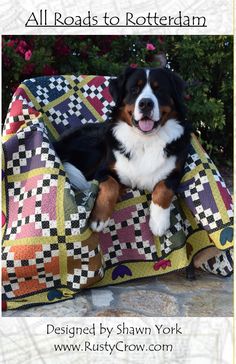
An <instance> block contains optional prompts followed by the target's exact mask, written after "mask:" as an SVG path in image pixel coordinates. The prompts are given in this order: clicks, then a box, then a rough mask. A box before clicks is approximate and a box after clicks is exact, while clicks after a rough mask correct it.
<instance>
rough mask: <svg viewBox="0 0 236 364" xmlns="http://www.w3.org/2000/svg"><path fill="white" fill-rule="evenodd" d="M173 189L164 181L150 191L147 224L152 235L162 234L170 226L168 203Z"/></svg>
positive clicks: (171, 197)
mask: <svg viewBox="0 0 236 364" xmlns="http://www.w3.org/2000/svg"><path fill="white" fill-rule="evenodd" d="M173 196H174V191H173V190H172V189H171V188H169V187H168V186H167V184H166V181H160V182H158V183H157V184H156V186H155V187H154V189H153V192H152V202H151V205H150V220H149V226H150V229H151V231H152V233H153V234H154V235H158V236H162V235H163V234H164V233H165V232H166V230H167V229H168V228H169V227H170V204H171V201H172V199H173Z"/></svg>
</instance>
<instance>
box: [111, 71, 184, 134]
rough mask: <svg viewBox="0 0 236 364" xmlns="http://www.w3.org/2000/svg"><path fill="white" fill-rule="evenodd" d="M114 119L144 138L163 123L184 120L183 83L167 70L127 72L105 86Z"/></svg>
mask: <svg viewBox="0 0 236 364" xmlns="http://www.w3.org/2000/svg"><path fill="white" fill-rule="evenodd" d="M109 90H110V93H111V95H112V97H113V99H114V101H115V103H116V110H117V111H118V114H117V117H118V118H119V120H122V121H124V122H126V123H127V124H129V125H130V126H132V127H135V128H137V129H138V130H139V131H140V132H142V133H145V134H152V133H154V132H155V130H157V129H159V128H160V127H161V126H163V125H164V124H165V123H166V121H167V120H169V119H171V118H175V119H177V120H180V121H181V120H184V118H185V115H184V114H185V110H184V104H183V92H184V82H183V80H182V79H181V78H180V77H179V76H178V75H177V74H176V73H174V72H171V71H170V70H168V69H163V68H156V69H144V68H131V67H129V68H127V69H126V70H125V71H124V73H123V74H121V75H120V76H119V77H118V78H116V79H112V80H111V81H110V84H109Z"/></svg>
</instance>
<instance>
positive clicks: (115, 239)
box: [2, 75, 233, 309]
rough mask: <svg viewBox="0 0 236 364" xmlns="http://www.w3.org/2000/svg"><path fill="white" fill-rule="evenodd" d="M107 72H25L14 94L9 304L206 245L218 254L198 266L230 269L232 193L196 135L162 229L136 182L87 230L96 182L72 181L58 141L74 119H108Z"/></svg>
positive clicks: (152, 270)
mask: <svg viewBox="0 0 236 364" xmlns="http://www.w3.org/2000/svg"><path fill="white" fill-rule="evenodd" d="M108 81H109V78H108V77H103V76H83V75H82V76H53V77H39V78H33V79H29V80H26V81H25V82H23V83H22V84H21V85H20V86H19V87H18V89H17V90H16V92H15V94H14V96H13V99H12V102H11V104H10V106H9V112H8V115H7V119H6V122H5V126H4V131H3V153H2V157H3V161H2V167H3V170H2V186H3V188H2V193H3V196H2V210H3V213H2V226H3V241H2V294H3V309H16V308H22V307H28V306H32V305H35V304H45V303H52V302H57V301H61V300H66V299H70V298H73V297H74V295H75V294H76V293H78V292H79V291H80V290H81V289H83V288H87V287H98V286H104V285H109V284H117V283H121V282H125V281H127V280H131V279H137V278H141V277H147V276H153V275H158V276H160V275H162V274H166V273H169V272H171V271H175V270H178V269H182V268H185V267H187V266H188V265H189V264H190V262H191V261H192V259H193V257H194V256H195V255H196V254H197V253H198V252H200V251H203V250H204V249H207V248H210V247H216V248H217V254H215V256H214V257H212V258H211V259H209V260H208V261H206V262H204V264H202V265H201V268H202V269H204V270H206V271H208V272H210V273H214V274H219V275H222V276H228V275H230V274H232V265H233V263H232V254H231V252H232V246H233V227H232V226H233V212H232V199H231V196H230V193H229V191H228V190H227V188H226V186H225V183H224V181H223V179H222V177H221V175H220V173H219V171H218V170H217V168H216V166H215V165H214V163H213V162H212V160H211V159H210V158H209V156H208V155H207V154H206V153H205V151H204V150H203V149H202V147H201V145H200V144H199V142H198V140H197V139H196V137H195V136H194V135H193V136H192V143H191V149H190V152H189V155H188V159H187V162H186V165H185V174H184V177H183V179H182V181H181V184H180V187H179V191H178V194H177V196H176V197H175V199H174V201H173V203H172V206H171V227H170V229H169V230H168V231H167V232H166V234H165V235H164V236H163V237H161V238H158V237H155V236H153V235H152V234H151V231H150V229H149V226H148V220H149V204H150V195H149V194H148V193H146V192H145V191H140V190H129V191H127V193H126V194H125V195H124V196H123V197H122V200H121V201H119V202H118V203H117V205H116V209H115V212H114V214H113V216H112V218H111V221H110V224H109V226H108V227H107V228H106V229H105V230H104V231H103V232H102V233H94V232H92V231H91V230H90V228H89V226H88V220H89V216H90V213H91V210H92V208H93V205H94V201H95V199H96V195H97V191H98V182H97V181H95V180H94V181H92V183H91V188H89V190H86V191H83V192H80V191H74V190H73V189H72V187H71V185H70V181H69V179H68V178H67V175H66V173H65V171H64V168H63V165H62V163H61V161H60V159H59V158H58V156H57V155H56V153H55V151H54V149H53V146H52V142H53V141H55V140H58V139H59V138H60V135H61V134H62V133H63V132H64V131H65V130H67V129H69V128H73V127H76V126H78V125H82V124H85V123H95V122H103V121H104V120H105V119H106V115H107V113H108V112H109V110H110V107H111V105H112V99H111V96H110V94H109V91H108ZM160 279H161V278H160Z"/></svg>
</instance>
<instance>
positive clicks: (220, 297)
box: [183, 291, 233, 317]
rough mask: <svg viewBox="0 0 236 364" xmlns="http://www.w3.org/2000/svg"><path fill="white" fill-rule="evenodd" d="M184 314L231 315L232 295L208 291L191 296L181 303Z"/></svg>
mask: <svg viewBox="0 0 236 364" xmlns="http://www.w3.org/2000/svg"><path fill="white" fill-rule="evenodd" d="M183 309H184V316H198V317H199V316H204V317H205V316H219V317H226V316H233V296H232V295H229V294H225V293H222V292H221V291H211V292H210V291H209V292H205V293H202V294H197V295H194V296H191V297H190V298H189V301H188V302H186V303H185V304H184V305H183Z"/></svg>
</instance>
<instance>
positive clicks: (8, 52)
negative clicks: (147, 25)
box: [2, 35, 233, 165]
mask: <svg viewBox="0 0 236 364" xmlns="http://www.w3.org/2000/svg"><path fill="white" fill-rule="evenodd" d="M147 44H149V45H148V46H147ZM159 53H160V54H161V53H163V54H165V55H166V57H167V60H168V64H167V66H168V67H170V68H171V69H173V70H175V71H177V72H178V73H179V74H180V75H181V76H182V77H183V78H184V79H185V81H186V83H187V86H188V87H187V90H186V103H187V107H188V110H189V112H188V118H189V120H191V121H192V123H193V125H194V129H195V131H196V132H197V133H198V136H199V138H200V139H201V142H202V144H203V146H204V147H205V148H206V150H207V152H208V153H209V154H210V155H211V157H212V158H213V159H214V161H215V162H216V163H221V164H224V165H225V164H226V165H231V164H232V149H233V148H232V145H233V92H232V87H233V37H232V36H117V35H116V36H115V35H113V36H107V35H106V36H84V35H77V36H3V62H2V65H3V72H2V75H3V118H4V117H5V115H6V111H7V107H8V104H9V102H10V100H11V97H12V94H13V92H14V91H15V89H16V87H17V85H18V84H19V83H20V82H21V81H23V80H24V79H26V78H31V77H35V76H41V75H53V74H54V75H55V74H101V75H118V74H119V73H120V72H121V71H122V69H123V68H124V66H126V65H129V64H134V65H136V64H137V65H138V66H150V65H151V66H158V65H159V62H158V61H157V58H158V57H157V54H159Z"/></svg>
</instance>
